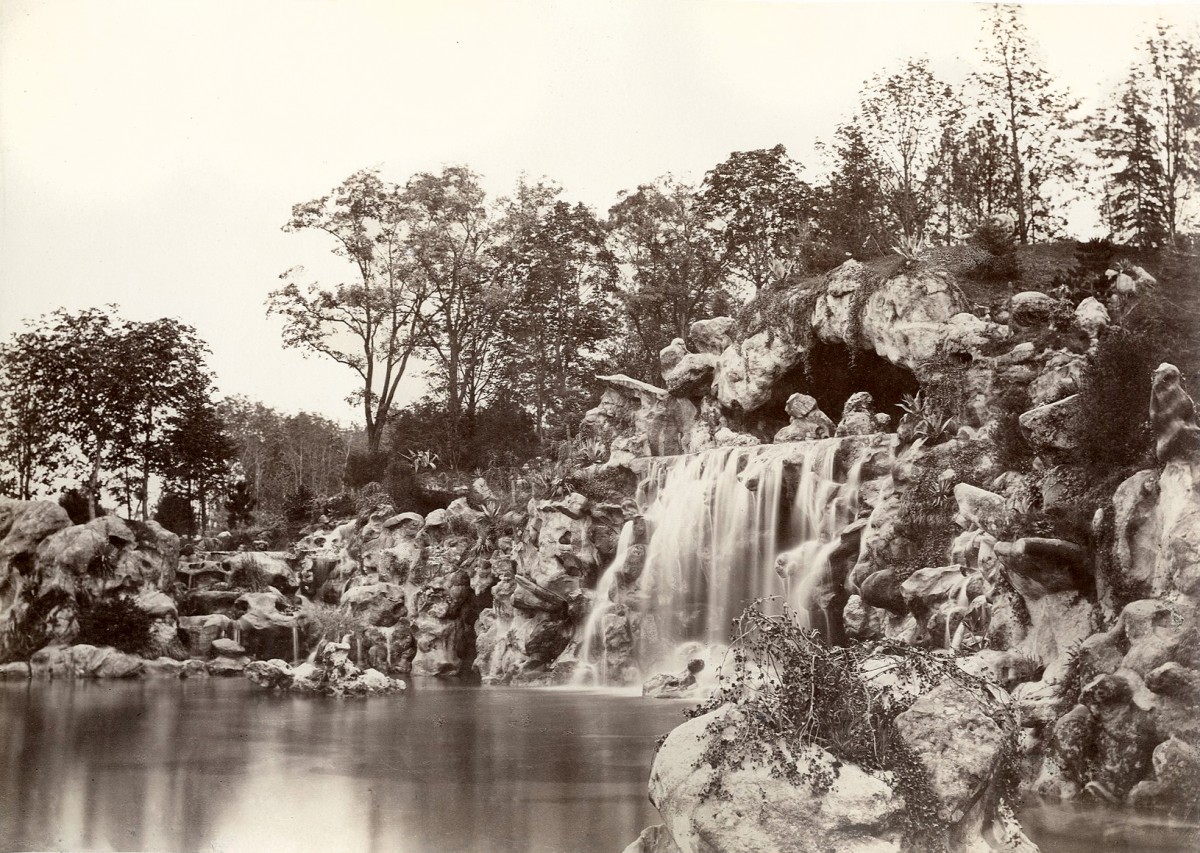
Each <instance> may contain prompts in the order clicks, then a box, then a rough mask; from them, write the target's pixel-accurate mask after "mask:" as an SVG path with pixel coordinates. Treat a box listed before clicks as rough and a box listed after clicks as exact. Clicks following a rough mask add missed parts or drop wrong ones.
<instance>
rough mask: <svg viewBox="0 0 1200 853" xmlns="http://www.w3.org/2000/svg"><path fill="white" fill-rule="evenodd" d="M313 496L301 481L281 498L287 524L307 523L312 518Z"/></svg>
mask: <svg viewBox="0 0 1200 853" xmlns="http://www.w3.org/2000/svg"><path fill="white" fill-rule="evenodd" d="M315 500H316V499H315V497H314V496H313V493H312V491H311V490H310V489H309V488H308V486H306V485H304V484H303V483H301V484H300V488H298V489H296V491H294V492H290V493H289V494H288V495H287V496H286V497H284V499H283V516H284V518H286V519H287V520H288V523H289V524H308V523H309V522H310V521H312V520H313V507H314V503H315Z"/></svg>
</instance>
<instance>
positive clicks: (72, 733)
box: [0, 679, 1196, 853]
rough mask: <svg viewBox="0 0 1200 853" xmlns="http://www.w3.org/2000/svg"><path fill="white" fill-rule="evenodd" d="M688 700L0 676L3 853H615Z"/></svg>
mask: <svg viewBox="0 0 1200 853" xmlns="http://www.w3.org/2000/svg"><path fill="white" fill-rule="evenodd" d="M687 706H688V703H686V702H678V701H665V702H664V701H654V700H646V699H642V698H641V697H632V696H618V695H612V694H605V693H585V692H578V691H574V692H571V691H563V690H535V689H529V688H523V689H504V688H484V689H481V688H477V687H469V686H445V685H441V684H438V683H421V684H417V685H416V686H415V689H411V690H410V691H409V692H408V693H407V694H406V695H404V696H397V697H375V698H371V699H360V700H335V699H311V698H307V699H306V698H300V697H293V696H286V695H283V696H281V695H277V694H271V693H268V692H266V691H263V690H261V689H260V688H257V687H255V686H253V685H251V684H248V683H246V682H244V681H242V680H240V679H231V680H222V679H209V680H199V679H197V680H190V681H180V682H175V681H146V682H89V681H78V682H51V683H34V684H24V683H21V684H13V683H6V684H0V745H2V746H3V760H4V761H5V766H4V770H3V772H2V773H0V849H2V850H5V851H12V850H127V851H134V850H138V851H141V850H160V851H223V852H224V851H230V853H232V851H256V853H257V851H276V850H279V851H283V850H287V851H301V853H302V852H303V851H322V853H341V851H346V853H357V851H381V852H382V851H387V853H485V851H486V853H507V852H508V851H512V853H517V852H518V851H520V853H526V851H528V853H591V851H596V853H619V851H620V850H622V849H623V848H624V847H625V845H626V844H628V843H629V842H630V841H632V840H633V839H634V838H635V837H637V834H638V833H639V832H640V831H641V829H642V828H643V827H645V826H647V825H649V824H652V823H658V822H660V819H659V817H658V815H657V813H656V812H655V810H654V809H653V807H652V806H651V805H650V804H649V802H647V799H646V778H647V775H648V770H649V766H650V760H651V756H652V754H653V750H654V741H655V739H656V738H657V737H658V736H659V735H661V734H665V733H666V732H667V731H669V730H670V729H671V728H673V727H674V726H675V725H676V724H678V723H679V722H680V721H682V719H683V711H684V709H685V708H686V707H687ZM1022 819H1023V821H1024V822H1025V823H1026V825H1027V826H1028V827H1029V829H1030V830H1031V834H1032V835H1034V836H1035V839H1036V840H1038V841H1039V842H1040V843H1041V844H1042V845H1043V847H1042V849H1043V851H1046V853H1049V851H1068V850H1071V851H1076V850H1078V851H1081V853H1082V851H1088V853H1091V851H1104V850H1113V851H1116V850H1129V851H1151V850H1156V851H1157V850H1191V849H1196V848H1194V847H1193V846H1192V844H1191V843H1189V842H1188V840H1186V839H1185V838H1184V836H1183V835H1181V834H1180V833H1181V831H1182V830H1181V828H1180V827H1178V826H1172V825H1169V824H1163V823H1161V822H1158V821H1155V820H1148V821H1144V822H1142V823H1140V824H1137V825H1136V827H1135V828H1134V824H1132V823H1131V822H1130V820H1129V819H1128V817H1124V818H1123V817H1122V815H1121V814H1120V813H1115V812H1112V811H1111V810H1100V811H1096V810H1092V811H1086V810H1084V811H1080V810H1078V809H1072V808H1067V807H1063V806H1062V805H1060V804H1054V803H1048V804H1033V805H1032V806H1031V807H1030V808H1029V809H1027V811H1026V812H1025V813H1023V814H1022ZM1187 836H1188V838H1190V841H1191V842H1194V841H1195V840H1196V836H1195V835H1192V834H1191V833H1190V832H1189V833H1187Z"/></svg>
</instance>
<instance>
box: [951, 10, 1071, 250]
mask: <svg viewBox="0 0 1200 853" xmlns="http://www.w3.org/2000/svg"><path fill="white" fill-rule="evenodd" d="M982 60H983V69H982V70H981V71H980V72H979V73H978V74H977V75H975V82H976V84H977V87H978V89H979V92H978V98H977V100H978V102H979V104H980V109H981V111H982V114H983V115H984V116H987V117H988V119H990V121H991V122H993V123H994V126H995V127H996V128H998V129H999V131H1000V132H1001V133H1002V134H1003V135H1004V138H1005V140H1006V143H1007V145H1006V148H1007V150H1006V154H1005V157H1006V161H1007V162H1006V169H1005V170H1006V172H1007V174H1008V177H1009V186H1010V187H1011V198H1010V204H1011V207H1012V210H1011V212H1012V214H1013V217H1014V219H1015V220H1016V223H1017V237H1018V239H1019V240H1020V241H1021V242H1022V243H1029V242H1033V241H1034V240H1036V239H1037V238H1038V237H1039V236H1040V237H1050V236H1053V235H1054V234H1055V233H1056V232H1057V230H1058V228H1059V227H1060V225H1061V215H1060V214H1059V209H1060V208H1061V206H1062V203H1063V200H1064V199H1063V191H1064V189H1065V188H1067V187H1068V186H1069V185H1070V184H1071V183H1073V182H1074V180H1075V178H1076V167H1075V163H1076V160H1077V158H1076V157H1075V156H1074V146H1073V137H1072V135H1071V131H1072V128H1073V127H1074V124H1075V122H1074V121H1073V119H1072V118H1071V113H1072V112H1073V111H1074V110H1075V109H1076V107H1077V106H1078V103H1077V102H1076V101H1073V100H1071V99H1070V98H1068V97H1067V95H1066V94H1065V93H1064V92H1062V91H1060V90H1059V89H1057V88H1056V87H1055V86H1054V84H1053V80H1052V79H1051V76H1050V73H1049V72H1048V71H1046V69H1045V67H1044V66H1043V65H1042V64H1041V62H1040V60H1039V59H1038V58H1037V56H1036V49H1035V47H1034V45H1033V44H1032V42H1031V40H1030V38H1029V36H1028V34H1027V33H1026V31H1025V25H1024V23H1023V22H1022V21H1021V12H1020V7H1018V6H1015V5H1001V4H995V5H994V6H992V8H991V12H990V17H989V19H988V23H987V28H986V31H985V36H984V40H983V43H982Z"/></svg>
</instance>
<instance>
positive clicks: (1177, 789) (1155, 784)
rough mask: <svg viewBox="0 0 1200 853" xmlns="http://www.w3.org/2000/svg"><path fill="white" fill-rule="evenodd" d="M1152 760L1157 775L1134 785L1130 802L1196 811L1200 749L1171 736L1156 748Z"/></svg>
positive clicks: (1198, 795) (1199, 775)
mask: <svg viewBox="0 0 1200 853" xmlns="http://www.w3.org/2000/svg"><path fill="white" fill-rule="evenodd" d="M1151 762H1152V764H1153V767H1154V778H1153V779H1147V780H1144V781H1142V782H1139V783H1138V784H1137V785H1135V786H1134V787H1133V790H1131V791H1130V792H1129V802H1130V804H1131V805H1134V806H1156V807H1166V808H1167V809H1178V810H1179V811H1181V812H1182V813H1184V814H1187V813H1189V812H1193V811H1194V810H1195V808H1196V804H1197V798H1198V797H1200V783H1198V781H1197V780H1200V749H1198V748H1197V747H1196V746H1195V745H1194V744H1190V743H1186V742H1184V741H1182V740H1179V739H1178V738H1175V737H1172V738H1168V739H1167V740H1165V741H1163V742H1162V743H1160V744H1159V745H1158V746H1156V747H1155V748H1154V753H1153V756H1152V757H1151Z"/></svg>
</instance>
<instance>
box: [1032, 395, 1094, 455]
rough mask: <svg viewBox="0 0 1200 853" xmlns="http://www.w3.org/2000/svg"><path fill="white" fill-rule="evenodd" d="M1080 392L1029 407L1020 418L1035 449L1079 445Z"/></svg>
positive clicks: (1062, 449) (1065, 447)
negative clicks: (1035, 406) (1032, 407)
mask: <svg viewBox="0 0 1200 853" xmlns="http://www.w3.org/2000/svg"><path fill="white" fill-rule="evenodd" d="M1079 407H1080V401H1079V395H1078V394H1072V395H1071V396H1070V397H1065V398H1063V399H1061V400H1058V401H1056V402H1054V403H1048V404H1046V405H1044V406H1038V407H1037V408H1034V409H1030V410H1029V411H1027V412H1025V413H1024V414H1022V415H1021V416H1020V417H1019V418H1018V422H1019V423H1020V425H1021V431H1022V433H1024V435H1025V438H1026V439H1027V440H1028V441H1029V443H1030V445H1032V447H1033V448H1034V450H1036V451H1038V452H1044V451H1070V450H1074V449H1075V448H1076V447H1077V446H1078V434H1079V419H1080V417H1081V415H1082V413H1081V411H1080V408H1079Z"/></svg>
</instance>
